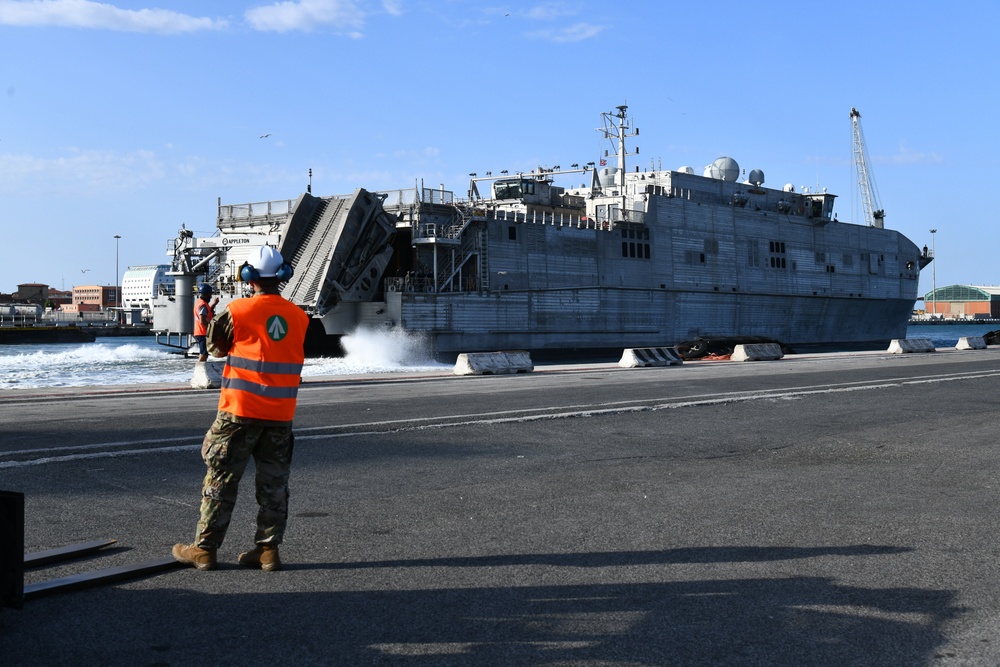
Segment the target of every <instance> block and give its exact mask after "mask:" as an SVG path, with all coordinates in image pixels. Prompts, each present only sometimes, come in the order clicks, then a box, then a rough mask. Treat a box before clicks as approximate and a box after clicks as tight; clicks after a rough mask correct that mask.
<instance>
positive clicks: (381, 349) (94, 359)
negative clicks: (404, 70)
mask: <svg viewBox="0 0 1000 667" xmlns="http://www.w3.org/2000/svg"><path fill="white" fill-rule="evenodd" d="M997 329H1000V324H998V323H996V322H994V323H992V324H989V323H987V324H912V325H910V327H909V329H908V330H907V334H906V335H907V338H928V339H930V340H931V342H932V343H933V345H934V347H954V346H955V344H956V343H957V342H958V339H959V338H961V337H962V336H981V335H983V334H985V333H987V332H989V331H995V330H997ZM341 344H342V346H343V347H344V349H345V351H346V355H345V356H343V357H322V358H317V359H307V360H306V364H305V368H303V370H302V375H303V376H304V377H318V376H338V375H354V374H358V373H398V372H402V371H423V370H441V369H443V368H448V365H446V364H440V363H436V362H435V361H434V360H433V359H432V358H431V355H430V354H429V352H428V351H427V348H426V345H425V344H424V341H423V340H422V339H421V338H420V337H418V336H415V335H412V334H407V333H404V332H401V331H361V332H358V333H355V334H351V335H349V336H344V337H343V338H342V339H341ZM193 364H194V362H193V360H192V359H190V358H185V357H184V356H183V355H181V354H177V353H176V352H172V351H171V350H170V348H167V347H165V346H163V345H160V344H158V343H157V342H156V340H155V339H154V338H153V337H152V336H136V337H122V338H98V339H97V341H96V342H93V343H82V344H66V343H63V344H49V345H0V391H2V390H4V389H30V388H38V387H89V386H104V385H131V384H158V383H171V382H177V383H187V382H190V381H191V376H192V372H193Z"/></svg>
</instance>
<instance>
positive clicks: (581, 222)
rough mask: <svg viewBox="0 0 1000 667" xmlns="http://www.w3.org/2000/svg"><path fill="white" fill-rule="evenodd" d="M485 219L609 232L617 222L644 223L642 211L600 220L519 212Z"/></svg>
mask: <svg viewBox="0 0 1000 667" xmlns="http://www.w3.org/2000/svg"><path fill="white" fill-rule="evenodd" d="M486 217H492V218H494V219H495V220H499V221H501V222H514V223H520V224H535V225H553V226H556V227H571V228H574V229H595V230H603V231H607V230H610V229H611V228H612V227H613V226H614V225H615V224H616V223H618V222H633V223H640V224H641V223H644V222H645V219H646V218H645V213H643V212H642V211H632V212H629V214H627V215H626V216H622V215H617V216H602V217H600V218H598V217H596V216H592V215H587V214H585V213H581V214H578V215H574V214H572V213H545V212H539V211H532V212H531V213H523V212H521V211H507V210H499V211H490V212H488V213H486Z"/></svg>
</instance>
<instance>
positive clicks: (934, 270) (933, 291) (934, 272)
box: [931, 229, 937, 317]
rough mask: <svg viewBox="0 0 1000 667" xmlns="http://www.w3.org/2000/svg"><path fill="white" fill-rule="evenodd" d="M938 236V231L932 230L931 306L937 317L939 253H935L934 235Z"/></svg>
mask: <svg viewBox="0 0 1000 667" xmlns="http://www.w3.org/2000/svg"><path fill="white" fill-rule="evenodd" d="M935 234H937V230H936V229H932V230H931V259H932V260H934V261H932V262H931V306H932V310H933V311H934V312H933V313H932V314H933V315H934V316H935V317H936V316H937V294H936V292H937V253H936V252H934V250H935V249H934V235H935Z"/></svg>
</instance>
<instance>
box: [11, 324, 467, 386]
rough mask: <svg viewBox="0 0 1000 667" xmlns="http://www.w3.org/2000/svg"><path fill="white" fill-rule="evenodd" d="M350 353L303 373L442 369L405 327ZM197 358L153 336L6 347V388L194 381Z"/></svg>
mask: <svg viewBox="0 0 1000 667" xmlns="http://www.w3.org/2000/svg"><path fill="white" fill-rule="evenodd" d="M341 345H342V346H343V347H344V349H345V350H346V355H345V356H344V357H337V358H326V357H322V358H316V359H306V363H305V367H304V368H303V369H302V375H303V377H316V376H328V375H333V376H336V375H353V374H357V373H394V372H401V371H421V370H440V369H442V368H448V367H449V366H448V365H446V364H440V363H436V362H435V361H434V360H433V359H432V358H431V355H430V354H429V352H427V351H426V346H425V345H424V343H423V341H422V340H421V339H420V338H419V337H417V336H413V335H407V334H405V333H403V332H399V331H361V332H358V333H355V334H352V335H349V336H344V337H343V338H342V339H341ZM193 368H194V360H193V359H191V358H185V357H184V355H183V354H178V353H177V352H176V351H172V350H171V348H168V347H165V346H163V345H160V344H159V343H157V342H156V340H155V338H154V337H153V336H134V337H120V338H98V339H97V341H95V342H93V343H80V344H67V343H62V344H48V345H0V391H2V390H4V389H30V388H39V387H90V386H106V385H132V384H158V383H170V382H179V383H188V382H190V381H191V376H192V373H193Z"/></svg>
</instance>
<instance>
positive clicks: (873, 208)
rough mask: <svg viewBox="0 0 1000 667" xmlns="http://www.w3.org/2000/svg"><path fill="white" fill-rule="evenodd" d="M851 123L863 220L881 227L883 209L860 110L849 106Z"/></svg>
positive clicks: (872, 225)
mask: <svg viewBox="0 0 1000 667" xmlns="http://www.w3.org/2000/svg"><path fill="white" fill-rule="evenodd" d="M851 124H852V125H853V127H854V132H853V134H854V170H855V173H857V176H858V189H859V190H861V203H862V205H863V206H864V208H865V221H866V222H867V223H868V226H869V227H878V228H879V229H882V226H883V223H882V221H883V220H884V219H885V210H884V209H883V208H882V207H881V206H879V197H878V188H876V187H875V176H874V175H873V174H872V171H871V166H870V164H871V158H869V157H868V147H867V146H866V145H865V134H864V132H863V131H862V130H861V112H859V111H858V110H857V109H855V108H854V107H851Z"/></svg>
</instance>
